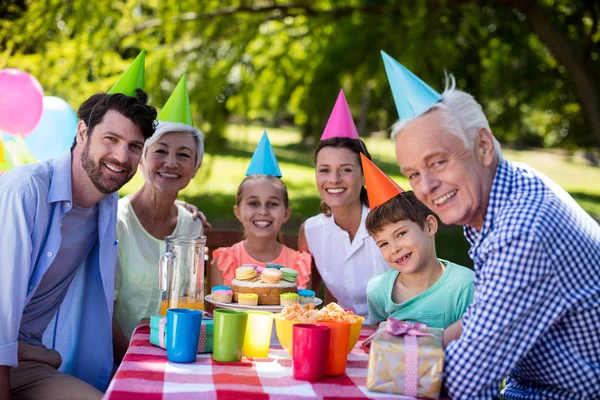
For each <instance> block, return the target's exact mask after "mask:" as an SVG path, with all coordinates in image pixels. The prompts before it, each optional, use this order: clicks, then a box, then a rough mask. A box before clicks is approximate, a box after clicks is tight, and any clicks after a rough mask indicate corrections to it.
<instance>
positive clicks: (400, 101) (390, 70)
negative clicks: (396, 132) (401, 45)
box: [381, 51, 442, 120]
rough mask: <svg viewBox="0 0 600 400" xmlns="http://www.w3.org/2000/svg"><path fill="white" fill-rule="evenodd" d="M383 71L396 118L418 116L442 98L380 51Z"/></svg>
mask: <svg viewBox="0 0 600 400" xmlns="http://www.w3.org/2000/svg"><path fill="white" fill-rule="evenodd" d="M381 57H382V58H383V64H384V65H385V72H386V74H387V78H388V82H389V83H390V87H391V88H392V94H393V95H394V103H396V109H397V110H398V118H399V119H401V120H403V119H408V118H414V117H418V116H419V115H421V114H423V113H424V112H426V111H427V110H429V109H430V108H431V107H432V106H433V105H434V104H436V103H437V102H438V101H440V100H441V99H442V96H441V95H440V94H439V93H438V92H436V91H435V90H433V89H432V88H431V87H430V86H429V85H427V84H426V83H425V82H423V81H422V80H421V79H420V78H419V77H418V76H416V75H415V74H413V73H412V72H410V71H409V70H408V69H406V67H404V66H403V65H402V64H400V63H399V62H398V61H396V60H394V59H393V58H392V57H390V56H389V55H388V54H387V53H386V52H384V51H381Z"/></svg>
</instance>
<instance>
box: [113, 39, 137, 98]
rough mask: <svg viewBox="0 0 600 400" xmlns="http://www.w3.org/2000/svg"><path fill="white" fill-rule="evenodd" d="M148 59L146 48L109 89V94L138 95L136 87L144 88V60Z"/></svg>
mask: <svg viewBox="0 0 600 400" xmlns="http://www.w3.org/2000/svg"><path fill="white" fill-rule="evenodd" d="M145 59H146V50H142V51H141V52H140V54H138V56H137V57H136V58H135V60H133V62H132V63H131V65H130V66H129V68H127V70H126V71H125V72H124V73H123V75H122V76H121V78H119V80H118V81H117V83H115V85H114V86H113V87H112V88H111V89H110V90H109V91H108V94H115V93H122V94H126V95H127V96H132V97H136V96H137V93H136V92H135V89H142V90H144V61H145Z"/></svg>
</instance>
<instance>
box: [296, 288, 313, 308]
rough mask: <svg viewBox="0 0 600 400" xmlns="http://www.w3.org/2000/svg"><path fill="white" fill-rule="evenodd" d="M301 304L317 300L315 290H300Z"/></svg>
mask: <svg viewBox="0 0 600 400" xmlns="http://www.w3.org/2000/svg"><path fill="white" fill-rule="evenodd" d="M298 296H300V304H313V303H314V302H315V292H313V291H312V290H308V289H302V290H298Z"/></svg>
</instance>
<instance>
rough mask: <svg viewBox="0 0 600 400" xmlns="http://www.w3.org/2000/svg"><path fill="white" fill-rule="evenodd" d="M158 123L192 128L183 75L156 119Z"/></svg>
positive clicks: (185, 81) (190, 110)
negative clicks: (175, 123)
mask: <svg viewBox="0 0 600 400" xmlns="http://www.w3.org/2000/svg"><path fill="white" fill-rule="evenodd" d="M156 119H157V120H159V121H165V122H177V123H180V124H185V125H190V126H194V120H193V119H192V108H191V107H190V97H189V96H188V91H187V79H186V77H185V74H183V76H182V77H181V79H179V83H177V86H176V87H175V90H173V93H171V96H170V97H169V99H168V100H167V102H166V103H165V105H164V107H163V109H162V110H161V112H160V114H158V117H157V118H156Z"/></svg>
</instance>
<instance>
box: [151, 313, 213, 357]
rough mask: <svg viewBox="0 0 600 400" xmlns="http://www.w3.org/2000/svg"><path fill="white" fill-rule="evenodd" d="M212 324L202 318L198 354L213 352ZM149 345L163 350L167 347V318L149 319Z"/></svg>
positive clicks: (210, 321)
mask: <svg viewBox="0 0 600 400" xmlns="http://www.w3.org/2000/svg"><path fill="white" fill-rule="evenodd" d="M213 322H214V321H213V320H212V319H207V318H206V317H205V316H202V326H201V328H200V338H199V340H198V353H212V351H213V335H214V334H213V328H214V324H213ZM161 339H162V340H161ZM150 343H152V344H153V345H155V346H158V347H162V348H163V349H164V348H166V347H167V317H159V316H152V317H150Z"/></svg>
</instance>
